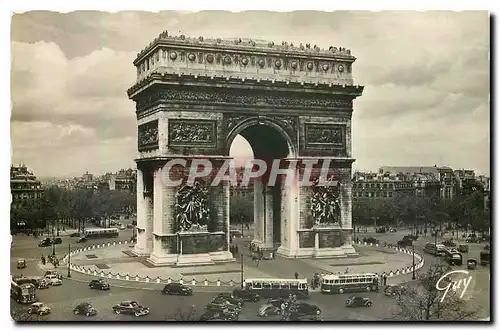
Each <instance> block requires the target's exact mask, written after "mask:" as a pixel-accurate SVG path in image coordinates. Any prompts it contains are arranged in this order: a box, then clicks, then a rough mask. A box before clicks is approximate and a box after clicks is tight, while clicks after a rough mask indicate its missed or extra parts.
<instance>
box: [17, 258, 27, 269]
mask: <svg viewBox="0 0 500 331" xmlns="http://www.w3.org/2000/svg"><path fill="white" fill-rule="evenodd" d="M24 268H26V260H25V259H20V260H17V269H24Z"/></svg>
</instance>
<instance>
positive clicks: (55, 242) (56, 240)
mask: <svg viewBox="0 0 500 331" xmlns="http://www.w3.org/2000/svg"><path fill="white" fill-rule="evenodd" d="M54 244H62V239H61V238H60V237H57V238H55V239H54Z"/></svg>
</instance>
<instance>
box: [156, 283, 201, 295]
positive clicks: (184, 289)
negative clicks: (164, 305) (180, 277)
mask: <svg viewBox="0 0 500 331" xmlns="http://www.w3.org/2000/svg"><path fill="white" fill-rule="evenodd" d="M161 293H163V294H170V295H193V289H192V288H190V287H188V286H186V285H183V284H180V283H170V284H167V285H165V287H164V288H163V290H162V291H161Z"/></svg>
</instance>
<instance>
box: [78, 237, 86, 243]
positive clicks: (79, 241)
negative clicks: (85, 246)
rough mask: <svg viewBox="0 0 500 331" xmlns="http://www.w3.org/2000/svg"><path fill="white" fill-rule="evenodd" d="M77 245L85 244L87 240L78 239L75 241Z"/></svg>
mask: <svg viewBox="0 0 500 331" xmlns="http://www.w3.org/2000/svg"><path fill="white" fill-rule="evenodd" d="M76 242H77V243H86V242H87V238H85V237H80V238H78V239H77V240H76Z"/></svg>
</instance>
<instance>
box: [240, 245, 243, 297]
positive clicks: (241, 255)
mask: <svg viewBox="0 0 500 331" xmlns="http://www.w3.org/2000/svg"><path fill="white" fill-rule="evenodd" d="M240 259H241V261H240V263H241V288H243V279H244V277H243V273H244V271H243V253H241V254H240Z"/></svg>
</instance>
